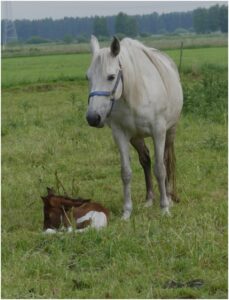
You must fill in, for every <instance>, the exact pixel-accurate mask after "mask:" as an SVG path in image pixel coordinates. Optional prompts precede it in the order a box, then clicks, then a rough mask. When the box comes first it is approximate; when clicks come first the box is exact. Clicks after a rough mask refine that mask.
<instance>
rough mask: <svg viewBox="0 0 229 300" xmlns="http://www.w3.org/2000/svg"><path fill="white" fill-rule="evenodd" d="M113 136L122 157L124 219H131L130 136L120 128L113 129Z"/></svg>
mask: <svg viewBox="0 0 229 300" xmlns="http://www.w3.org/2000/svg"><path fill="white" fill-rule="evenodd" d="M112 133H113V137H114V140H115V142H116V144H117V145H118V148H119V152H120V159H121V177H122V182H123V193H124V206H123V215H122V219H124V220H127V219H129V217H130V215H131V212H132V200H131V174H132V171H131V166H130V156H129V146H130V144H129V140H130V139H129V138H128V137H127V136H126V135H125V134H124V132H123V131H122V130H120V129H117V128H115V129H112Z"/></svg>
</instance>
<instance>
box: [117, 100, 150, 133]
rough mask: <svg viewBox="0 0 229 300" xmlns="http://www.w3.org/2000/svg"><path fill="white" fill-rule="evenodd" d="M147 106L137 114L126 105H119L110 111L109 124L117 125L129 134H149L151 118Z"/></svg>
mask: <svg viewBox="0 0 229 300" xmlns="http://www.w3.org/2000/svg"><path fill="white" fill-rule="evenodd" d="M148 114H149V110H147V107H146V108H145V109H144V111H143V110H142V111H141V112H139V113H138V114H137V113H135V112H133V111H131V109H130V108H129V107H128V106H126V105H119V106H117V107H116V109H115V110H114V112H113V113H112V121H111V124H112V123H113V124H115V125H118V126H119V127H121V128H123V129H124V130H125V131H126V132H128V133H129V134H130V135H131V136H144V137H146V136H149V135H151V128H152V126H151V118H150V116H148ZM111 127H112V125H111Z"/></svg>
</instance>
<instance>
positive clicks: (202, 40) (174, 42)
mask: <svg viewBox="0 0 229 300" xmlns="http://www.w3.org/2000/svg"><path fill="white" fill-rule="evenodd" d="M140 40H141V42H143V43H144V44H145V45H147V46H149V47H153V48H156V49H177V48H179V47H180V45H181V42H182V41H183V43H184V47H185V48H200V47H226V46H227V43H228V36H227V34H204V35H200V34H186V35H167V36H164V35H154V36H150V37H144V38H143V37H142V38H140ZM100 44H101V46H102V47H107V46H108V45H109V44H110V39H108V40H107V41H103V42H101V43H100ZM89 51H90V46H89V43H72V44H64V43H61V42H56V43H55V42H53V43H44V44H31V45H30V44H21V45H9V46H8V47H7V48H6V49H3V51H2V57H14V56H28V55H29V56H38V55H48V54H63V53H64V54H67V53H68V54H70V53H72V54H76V53H86V52H89Z"/></svg>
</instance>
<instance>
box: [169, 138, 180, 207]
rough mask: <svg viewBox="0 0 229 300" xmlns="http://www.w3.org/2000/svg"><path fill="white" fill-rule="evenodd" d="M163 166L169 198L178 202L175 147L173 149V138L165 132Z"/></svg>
mask: <svg viewBox="0 0 229 300" xmlns="http://www.w3.org/2000/svg"><path fill="white" fill-rule="evenodd" d="M165 167H166V173H167V180H168V183H169V186H170V191H169V193H170V195H171V199H172V200H173V201H174V202H179V201H180V200H179V198H178V196H177V189H176V156H175V149H174V138H172V141H171V137H170V136H169V134H168V133H167V135H166V144H165Z"/></svg>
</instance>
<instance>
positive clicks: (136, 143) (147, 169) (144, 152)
mask: <svg viewBox="0 0 229 300" xmlns="http://www.w3.org/2000/svg"><path fill="white" fill-rule="evenodd" d="M130 142H131V144H132V146H133V147H134V148H135V149H136V151H137V152H138V157H139V162H140V164H141V166H142V168H143V170H144V175H145V183H146V204H145V206H147V207H148V206H150V205H152V203H153V198H154V194H153V184H152V174H151V160H150V154H149V149H148V148H147V146H146V144H145V142H144V139H141V138H135V139H133V138H132V139H131V140H130Z"/></svg>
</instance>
